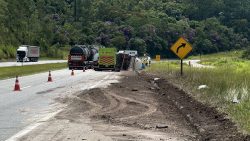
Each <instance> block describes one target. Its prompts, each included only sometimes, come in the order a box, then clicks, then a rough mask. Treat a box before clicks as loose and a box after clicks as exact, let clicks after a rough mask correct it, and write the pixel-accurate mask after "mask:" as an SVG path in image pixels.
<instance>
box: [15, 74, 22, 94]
mask: <svg viewBox="0 0 250 141" xmlns="http://www.w3.org/2000/svg"><path fill="white" fill-rule="evenodd" d="M14 91H21V89H20V85H19V81H18V76H16V82H15V87H14Z"/></svg>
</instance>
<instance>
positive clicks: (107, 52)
mask: <svg viewBox="0 0 250 141" xmlns="http://www.w3.org/2000/svg"><path fill="white" fill-rule="evenodd" d="M120 67H121V66H120V63H119V60H117V51H116V48H100V49H99V59H98V64H97V65H96V66H95V67H94V70H96V71H101V70H112V71H120Z"/></svg>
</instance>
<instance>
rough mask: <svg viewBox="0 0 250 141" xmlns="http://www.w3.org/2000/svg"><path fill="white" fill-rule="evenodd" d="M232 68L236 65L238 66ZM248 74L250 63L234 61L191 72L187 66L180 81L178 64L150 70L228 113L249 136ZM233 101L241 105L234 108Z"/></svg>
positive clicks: (163, 65)
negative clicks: (204, 86)
mask: <svg viewBox="0 0 250 141" xmlns="http://www.w3.org/2000/svg"><path fill="white" fill-rule="evenodd" d="M219 56H220V55H218V57H219ZM225 56H226V55H225ZM208 58H210V56H208ZM211 58H213V57H211ZM229 58H230V57H229ZM236 58H237V57H236ZM229 64H237V65H238V66H235V65H229ZM238 67H239V68H238ZM249 70H250V62H249V61H247V60H242V61H241V62H238V61H232V60H231V61H230V62H226V63H223V64H222V65H221V66H219V65H218V66H217V67H215V68H213V69H211V68H210V69H209V68H202V69H201V68H191V67H189V66H187V65H184V76H183V77H180V68H179V64H177V63H168V62H161V63H155V64H152V66H151V67H150V68H148V69H147V71H149V72H152V73H155V74H160V75H161V76H164V77H166V78H167V79H168V80H169V81H171V82H173V83H174V84H177V85H179V86H180V87H182V88H183V89H184V90H185V91H187V92H189V93H191V94H192V95H193V97H195V98H196V99H198V100H199V101H201V102H203V103H207V104H210V105H212V106H214V107H217V108H218V110H220V111H222V112H225V113H227V114H228V115H229V117H230V118H231V119H232V120H233V121H235V122H236V123H237V124H238V126H239V127H240V128H241V129H242V130H243V131H246V132H247V133H250V71H249ZM200 85H207V86H208V87H209V88H208V89H202V90H198V89H197V88H198V87H199V86H200ZM234 97H237V98H238V99H239V100H240V103H238V104H234V103H233V102H232V100H233V98H234Z"/></svg>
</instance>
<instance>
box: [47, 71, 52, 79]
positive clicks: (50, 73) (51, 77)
mask: <svg viewBox="0 0 250 141" xmlns="http://www.w3.org/2000/svg"><path fill="white" fill-rule="evenodd" d="M48 82H52V77H51V73H50V71H49V77H48Z"/></svg>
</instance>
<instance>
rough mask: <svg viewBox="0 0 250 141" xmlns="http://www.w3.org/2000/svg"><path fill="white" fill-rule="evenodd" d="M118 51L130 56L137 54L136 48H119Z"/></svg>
mask: <svg viewBox="0 0 250 141" xmlns="http://www.w3.org/2000/svg"><path fill="white" fill-rule="evenodd" d="M118 53H123V54H128V55H129V56H131V57H135V56H138V53H137V50H119V52H118Z"/></svg>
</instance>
